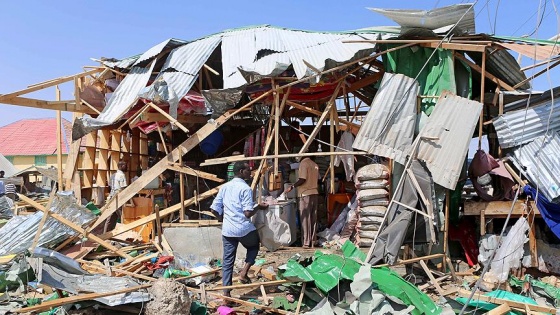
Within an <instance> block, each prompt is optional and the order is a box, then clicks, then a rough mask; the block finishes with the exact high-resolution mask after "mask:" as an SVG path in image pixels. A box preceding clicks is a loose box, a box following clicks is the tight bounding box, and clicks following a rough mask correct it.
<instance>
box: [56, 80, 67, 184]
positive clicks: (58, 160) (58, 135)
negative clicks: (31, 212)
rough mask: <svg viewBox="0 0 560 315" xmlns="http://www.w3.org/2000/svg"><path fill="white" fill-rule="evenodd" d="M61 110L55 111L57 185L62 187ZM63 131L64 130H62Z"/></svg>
mask: <svg viewBox="0 0 560 315" xmlns="http://www.w3.org/2000/svg"><path fill="white" fill-rule="evenodd" d="M56 100H57V101H60V89H59V88H58V85H57V86H56ZM61 124H62V112H61V111H60V110H57V111H56V166H57V172H58V187H60V189H62V187H63V184H64V179H63V178H62V132H63V130H62V126H61ZM64 132H65V131H64Z"/></svg>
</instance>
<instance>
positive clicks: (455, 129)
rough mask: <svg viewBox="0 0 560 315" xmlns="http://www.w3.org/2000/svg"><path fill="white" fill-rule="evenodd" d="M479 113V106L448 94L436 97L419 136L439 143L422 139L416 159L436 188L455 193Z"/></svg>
mask: <svg viewBox="0 0 560 315" xmlns="http://www.w3.org/2000/svg"><path fill="white" fill-rule="evenodd" d="M481 110H482V104H481V103H479V102H476V101H471V100H468V99H466V98H463V97H459V96H456V95H453V94H451V93H449V92H444V93H442V94H441V96H440V97H439V99H438V102H437V103H436V106H435V108H434V111H433V112H432V114H431V115H430V117H429V118H428V120H427V121H426V125H425V126H424V128H422V130H421V131H420V135H419V137H438V138H439V139H438V140H425V139H421V140H420V141H421V142H420V145H419V147H418V159H421V160H424V161H426V165H427V167H428V169H429V170H430V172H431V173H432V177H433V178H434V182H436V183H437V184H439V185H441V186H443V187H445V188H448V189H451V190H453V189H455V185H457V180H458V179H459V176H460V173H461V169H462V167H463V164H464V162H465V157H466V155H467V151H468V149H469V144H470V141H471V138H472V135H473V131H474V128H475V127H476V124H477V122H478V118H479V115H480V111H481Z"/></svg>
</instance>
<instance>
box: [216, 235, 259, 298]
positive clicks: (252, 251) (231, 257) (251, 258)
mask: <svg viewBox="0 0 560 315" xmlns="http://www.w3.org/2000/svg"><path fill="white" fill-rule="evenodd" d="M222 242H223V244H224V257H223V262H222V282H223V285H224V286H228V285H232V283H233V282H232V279H233V265H234V264H235V256H236V254H237V246H238V245H239V243H241V245H243V247H245V248H246V249H247V256H246V257H245V262H246V263H248V264H250V265H253V264H255V259H256V258H257V254H258V253H259V234H258V233H257V231H252V232H249V234H247V235H245V236H243V237H228V236H223V235H222ZM225 291H229V290H225Z"/></svg>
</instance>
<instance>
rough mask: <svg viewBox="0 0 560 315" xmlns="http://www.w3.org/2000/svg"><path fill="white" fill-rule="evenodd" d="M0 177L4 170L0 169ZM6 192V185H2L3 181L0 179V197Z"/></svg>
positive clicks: (2, 175)
mask: <svg viewBox="0 0 560 315" xmlns="http://www.w3.org/2000/svg"><path fill="white" fill-rule="evenodd" d="M0 178H4V171H0ZM5 194H6V187H5V186H4V181H1V180H0V197H2V196H4V195H5Z"/></svg>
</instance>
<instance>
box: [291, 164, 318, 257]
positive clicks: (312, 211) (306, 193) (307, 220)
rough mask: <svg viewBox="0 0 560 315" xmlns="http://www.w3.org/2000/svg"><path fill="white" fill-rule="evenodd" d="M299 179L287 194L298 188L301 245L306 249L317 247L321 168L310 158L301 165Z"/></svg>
mask: <svg viewBox="0 0 560 315" xmlns="http://www.w3.org/2000/svg"><path fill="white" fill-rule="evenodd" d="M298 173H299V175H298V176H299V179H298V180H297V181H296V182H295V183H294V184H293V185H292V186H290V187H288V189H286V193H289V192H290V191H292V190H293V189H294V188H295V187H297V196H298V198H299V216H300V219H301V245H302V246H303V247H304V248H310V247H314V246H315V241H316V239H317V206H318V205H319V190H318V189H317V182H318V181H319V167H318V166H317V164H316V163H315V162H314V161H313V160H312V159H311V158H309V157H306V158H304V159H303V160H301V162H300V163H299V171H298Z"/></svg>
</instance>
